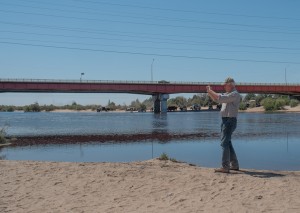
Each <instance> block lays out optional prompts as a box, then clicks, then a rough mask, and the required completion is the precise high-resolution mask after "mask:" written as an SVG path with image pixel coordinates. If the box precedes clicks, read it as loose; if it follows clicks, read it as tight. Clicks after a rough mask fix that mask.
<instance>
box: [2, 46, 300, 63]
mask: <svg viewBox="0 0 300 213" xmlns="http://www.w3.org/2000/svg"><path fill="white" fill-rule="evenodd" d="M0 43H2V44H12V45H22V46H33V47H47V48H56V49H68V50H79V51H92V52H105V53H118V54H130V55H144V56H157V57H172V58H187V59H203V60H219V61H238V62H252V63H272V64H300V62H293V61H271V60H250V59H235V58H218V57H201V56H185V55H171V54H155V53H143V52H130V51H115V50H104V49H90V48H78V47H65V46H52V45H40V44H29V43H18V42H0Z"/></svg>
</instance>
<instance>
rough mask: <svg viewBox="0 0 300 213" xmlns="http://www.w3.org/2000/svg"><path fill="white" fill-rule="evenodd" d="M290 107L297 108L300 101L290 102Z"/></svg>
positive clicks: (293, 100)
mask: <svg viewBox="0 0 300 213" xmlns="http://www.w3.org/2000/svg"><path fill="white" fill-rule="evenodd" d="M289 105H290V107H296V106H298V105H299V101H298V100H296V99H292V100H290V104H289Z"/></svg>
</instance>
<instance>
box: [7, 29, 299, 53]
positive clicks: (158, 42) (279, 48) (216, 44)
mask: <svg viewBox="0 0 300 213" xmlns="http://www.w3.org/2000/svg"><path fill="white" fill-rule="evenodd" d="M31 34H33V33H31ZM46 35H47V34H46ZM64 37H66V36H64ZM68 37H71V38H74V36H68ZM4 39H13V38H4ZM94 39H95V38H94ZM97 39H98V40H109V41H125V42H143V43H153V44H155V43H157V44H185V45H193V46H194V45H205V46H225V47H246V48H257V49H278V50H292V51H298V50H300V48H287V47H272V46H255V45H235V44H224V43H212V42H196V41H194V42H190V41H180V40H177V41H179V42H170V41H161V40H159V41H149V40H142V41H137V40H129V39H120V38H97ZM18 40H24V39H18ZM30 41H41V40H30ZM42 42H49V41H42ZM54 42H55V41H54ZM180 42H181V43H180ZM186 42H187V43H186ZM75 44H80V43H78V42H76V43H75ZM81 44H83V43H81ZM86 45H90V44H86ZM91 45H94V44H91Z"/></svg>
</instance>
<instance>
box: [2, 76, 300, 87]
mask: <svg viewBox="0 0 300 213" xmlns="http://www.w3.org/2000/svg"><path fill="white" fill-rule="evenodd" d="M0 82H33V83H34V82H40V83H109V84H111V83H114V84H115V83H119V84H162V85H164V84H178V85H220V84H223V82H184V81H120V80H74V79H64V80H62V79H25V78H23V79H22V78H15V79H14V78H0ZM236 85H255V86H260V85H261V86H272V85H274V86H285V85H286V86H299V85H300V83H249V82H238V83H236Z"/></svg>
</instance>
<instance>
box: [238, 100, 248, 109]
mask: <svg viewBox="0 0 300 213" xmlns="http://www.w3.org/2000/svg"><path fill="white" fill-rule="evenodd" d="M239 109H240V110H246V109H247V105H246V103H245V102H241V103H240V107H239Z"/></svg>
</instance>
